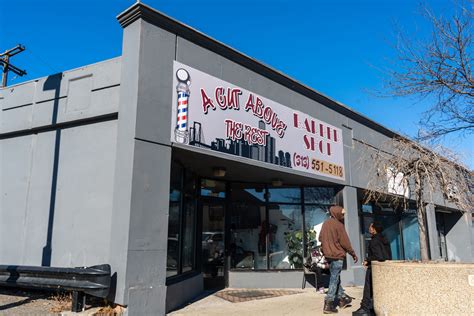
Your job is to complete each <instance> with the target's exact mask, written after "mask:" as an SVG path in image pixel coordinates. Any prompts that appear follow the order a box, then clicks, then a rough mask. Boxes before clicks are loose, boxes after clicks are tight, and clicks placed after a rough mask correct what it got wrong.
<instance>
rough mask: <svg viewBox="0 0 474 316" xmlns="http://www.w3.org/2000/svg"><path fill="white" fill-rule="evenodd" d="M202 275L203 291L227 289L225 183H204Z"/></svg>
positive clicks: (202, 188) (210, 181)
mask: <svg viewBox="0 0 474 316" xmlns="http://www.w3.org/2000/svg"><path fill="white" fill-rule="evenodd" d="M200 206H201V207H200V210H201V216H202V240H201V242H202V248H201V249H202V252H201V254H202V255H201V257H202V259H201V260H202V274H203V278H204V289H206V290H216V289H222V288H224V287H225V275H226V251H225V183H224V182H220V181H214V180H202V181H201V203H200Z"/></svg>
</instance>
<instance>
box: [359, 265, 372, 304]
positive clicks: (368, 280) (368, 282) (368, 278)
mask: <svg viewBox="0 0 474 316" xmlns="http://www.w3.org/2000/svg"><path fill="white" fill-rule="evenodd" d="M360 306H361V307H362V308H363V309H365V310H367V311H370V310H371V309H373V308H374V305H373V302H372V269H371V267H370V266H369V267H368V268H367V271H366V272H365V283H364V296H363V297H362V301H361V302H360Z"/></svg>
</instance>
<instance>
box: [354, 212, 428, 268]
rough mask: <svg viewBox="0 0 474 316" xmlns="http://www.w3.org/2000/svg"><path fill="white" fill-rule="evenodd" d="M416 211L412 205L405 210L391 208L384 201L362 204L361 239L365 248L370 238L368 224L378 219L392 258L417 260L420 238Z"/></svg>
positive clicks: (418, 257)
mask: <svg viewBox="0 0 474 316" xmlns="http://www.w3.org/2000/svg"><path fill="white" fill-rule="evenodd" d="M416 213H417V210H416V208H415V207H414V206H413V205H410V207H409V208H408V209H406V210H401V209H393V208H391V207H389V206H388V205H387V204H384V203H380V204H379V205H373V204H366V205H362V208H361V213H360V214H361V216H362V222H361V223H362V229H363V232H362V234H363V235H362V236H361V239H362V241H363V242H364V246H365V249H367V243H368V241H369V240H370V239H371V236H370V234H369V232H368V229H369V225H370V224H371V223H372V222H374V221H378V222H380V223H381V224H382V226H383V228H384V230H383V232H382V234H383V235H384V236H385V238H387V240H388V241H389V243H390V250H391V252H392V260H419V259H420V239H419V232H418V221H417V217H416ZM364 255H365V254H364Z"/></svg>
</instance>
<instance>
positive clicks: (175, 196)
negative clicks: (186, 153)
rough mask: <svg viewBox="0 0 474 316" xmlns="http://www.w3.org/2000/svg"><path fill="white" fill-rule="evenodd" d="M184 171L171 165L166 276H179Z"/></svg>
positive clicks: (176, 165)
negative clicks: (180, 215) (180, 210)
mask: <svg viewBox="0 0 474 316" xmlns="http://www.w3.org/2000/svg"><path fill="white" fill-rule="evenodd" d="M182 172H183V169H182V168H181V166H179V165H178V164H176V163H173V164H172V165H171V175H170V206H169V218H168V251H167V260H166V276H167V277H169V276H173V275H176V274H178V254H179V246H178V245H179V226H180V223H179V206H180V200H181V182H182V181H181V180H182Z"/></svg>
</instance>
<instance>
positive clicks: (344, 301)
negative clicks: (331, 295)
mask: <svg viewBox="0 0 474 316" xmlns="http://www.w3.org/2000/svg"><path fill="white" fill-rule="evenodd" d="M351 303H352V298H350V297H349V296H347V295H346V294H344V295H343V296H341V297H340V298H339V303H338V305H339V308H345V307H347V306H351Z"/></svg>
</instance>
